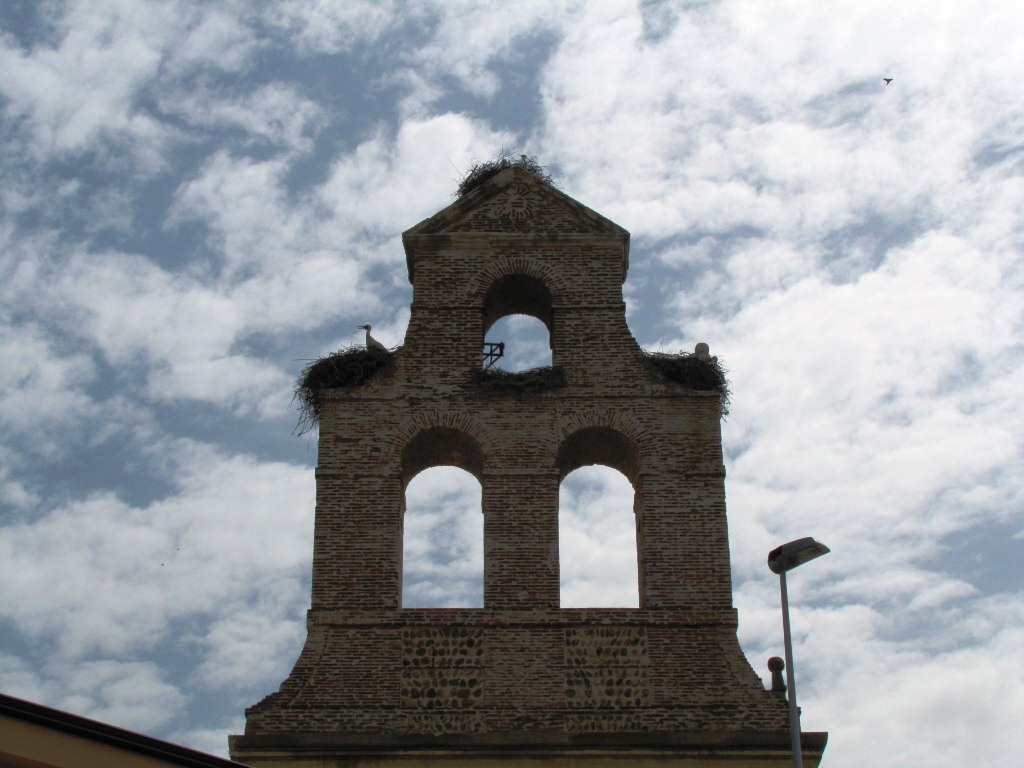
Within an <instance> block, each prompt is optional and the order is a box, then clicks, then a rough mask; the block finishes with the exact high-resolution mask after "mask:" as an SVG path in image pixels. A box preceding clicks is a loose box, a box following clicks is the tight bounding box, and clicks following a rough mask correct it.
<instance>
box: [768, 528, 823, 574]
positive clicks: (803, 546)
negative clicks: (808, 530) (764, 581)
mask: <svg viewBox="0 0 1024 768" xmlns="http://www.w3.org/2000/svg"><path fill="white" fill-rule="evenodd" d="M830 551H831V550H830V549H829V548H828V547H826V546H825V545H824V544H822V543H821V542H820V541H815V540H814V539H812V538H811V537H810V536H808V537H806V538H803V539H797V540H796V541H791V542H789V543H788V544H783V545H782V546H781V547H776V548H775V549H773V550H772V551H771V552H769V553H768V567H769V568H770V569H771V571H772V573H785V572H786V571H791V570H793V569H794V568H796V567H797V566H798V565H803V564H804V563H806V562H807V561H808V560H813V559H814V558H816V557H821V556H822V555H827V554H828V553H829V552H830Z"/></svg>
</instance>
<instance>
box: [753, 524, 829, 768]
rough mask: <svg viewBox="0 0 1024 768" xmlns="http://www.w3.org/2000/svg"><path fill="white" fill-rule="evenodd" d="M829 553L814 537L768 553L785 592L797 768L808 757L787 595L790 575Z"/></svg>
mask: <svg viewBox="0 0 1024 768" xmlns="http://www.w3.org/2000/svg"><path fill="white" fill-rule="evenodd" d="M828 553H829V548H828V547H826V546H825V545H824V544H822V543H821V542H818V541H815V540H814V539H812V538H811V537H810V536H808V537H807V538H803V539H797V540H796V541H791V542H789V543H788V544H783V545H782V546H781V547H776V548H775V549H773V550H772V551H771V552H769V553H768V567H769V568H770V569H771V571H772V573H777V574H779V590H780V591H781V593H782V637H783V642H784V643H785V646H786V685H787V686H788V687H789V740H790V745H791V746H792V749H793V768H804V758H803V754H802V753H801V751H800V713H799V710H798V709H797V706H796V673H795V672H794V670H793V637H792V635H791V634H790V631H789V596H788V594H787V593H786V572H787V571H791V570H793V569H794V568H796V567H797V566H798V565H803V564H804V563H806V562H807V561H809V560H813V559H814V558H816V557H821V556H822V555H827V554H828Z"/></svg>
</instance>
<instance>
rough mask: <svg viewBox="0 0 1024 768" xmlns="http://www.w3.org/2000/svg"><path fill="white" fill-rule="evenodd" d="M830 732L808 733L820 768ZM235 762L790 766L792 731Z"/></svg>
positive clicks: (275, 750)
mask: <svg viewBox="0 0 1024 768" xmlns="http://www.w3.org/2000/svg"><path fill="white" fill-rule="evenodd" d="M827 740H828V734H827V733H804V734H802V738H801V744H802V747H803V758H804V765H805V766H806V767H807V768H817V766H818V763H819V762H820V760H821V755H822V752H823V751H824V749H825V742H826V741H827ZM230 743H231V758H232V759H233V760H236V761H238V762H241V763H245V764H246V765H249V766H252V768H363V767H364V766H365V767H366V768H369V767H370V766H372V768H417V767H418V766H430V768H441V767H442V766H445V767H447V766H458V768H507V767H508V766H510V765H516V766H529V768H549V767H550V768H675V767H676V766H679V767H682V766H685V767H686V768H786V766H791V765H792V760H793V759H792V754H791V752H790V749H789V733H780V732H758V731H740V732H705V733H624V734H623V733H616V734H597V733H590V734H572V735H569V734H564V733H563V734H557V733H520V734H459V735H454V736H453V735H449V736H425V735H416V736H410V735H398V734H350V733H338V734H325V733H317V734H287V735H283V734H281V735H279V734H261V735H256V736H231V737H230Z"/></svg>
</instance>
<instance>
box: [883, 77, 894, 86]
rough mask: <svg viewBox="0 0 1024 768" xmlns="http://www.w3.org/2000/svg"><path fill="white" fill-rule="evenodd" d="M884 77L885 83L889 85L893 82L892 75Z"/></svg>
mask: <svg viewBox="0 0 1024 768" xmlns="http://www.w3.org/2000/svg"><path fill="white" fill-rule="evenodd" d="M882 79H883V80H885V84H886V85H888V84H889V83H891V82H892V78H891V77H883V78H882Z"/></svg>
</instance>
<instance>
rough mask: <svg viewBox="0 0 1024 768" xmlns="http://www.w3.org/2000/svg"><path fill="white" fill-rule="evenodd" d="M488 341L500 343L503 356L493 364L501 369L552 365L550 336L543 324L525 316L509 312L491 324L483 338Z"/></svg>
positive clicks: (524, 368) (487, 342) (521, 368)
mask: <svg viewBox="0 0 1024 768" xmlns="http://www.w3.org/2000/svg"><path fill="white" fill-rule="evenodd" d="M488 344H491V345H493V344H502V345H503V349H502V353H503V354H502V355H501V357H499V358H497V359H496V360H495V361H494V364H493V365H492V366H487V363H486V362H485V363H484V366H485V367H491V368H497V369H500V370H502V371H511V372H517V371H528V370H530V369H531V368H541V367H543V366H547V365H551V338H550V336H549V335H548V329H547V327H546V326H545V325H544V323H542V322H540V320H537V319H536V318H533V317H530V316H528V315H508V316H506V317H503V318H501V319H500V320H498V321H497V322H496V323H494V325H492V326H491V328H490V330H489V331H488V333H487V336H486V338H485V339H484V347H485V348H487V345H488Z"/></svg>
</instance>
